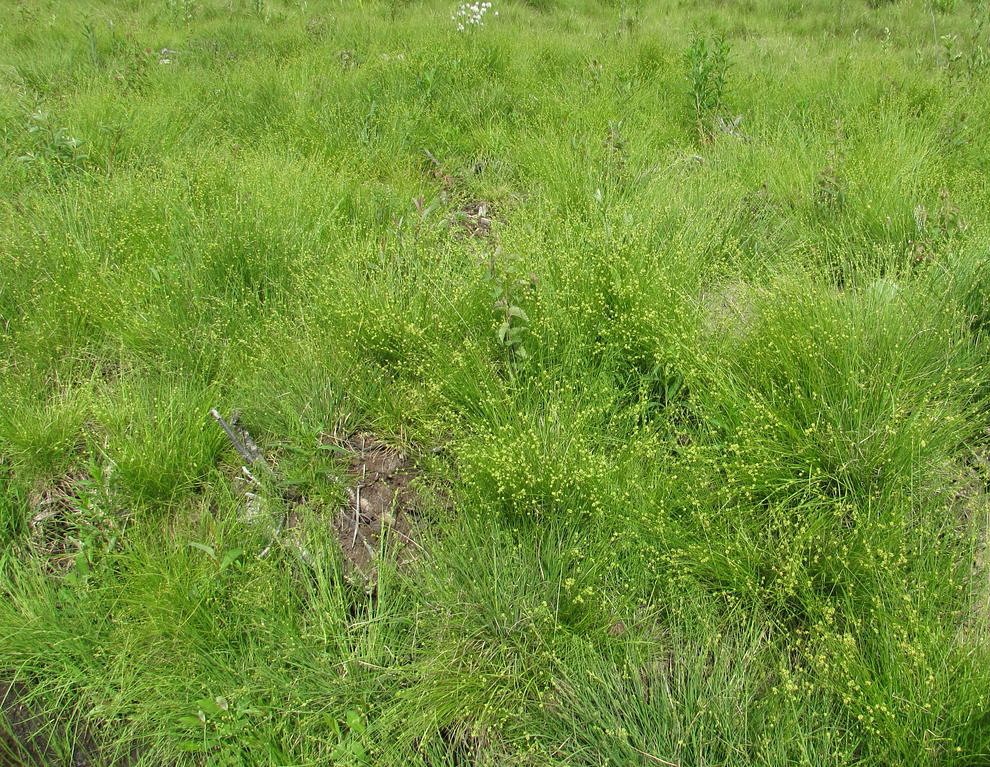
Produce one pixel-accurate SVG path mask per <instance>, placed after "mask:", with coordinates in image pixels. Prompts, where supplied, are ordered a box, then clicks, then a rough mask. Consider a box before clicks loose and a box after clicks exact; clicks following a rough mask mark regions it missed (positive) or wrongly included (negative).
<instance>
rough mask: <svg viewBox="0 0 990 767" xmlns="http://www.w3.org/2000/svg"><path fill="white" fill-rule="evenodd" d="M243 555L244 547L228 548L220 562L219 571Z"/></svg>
mask: <svg viewBox="0 0 990 767" xmlns="http://www.w3.org/2000/svg"><path fill="white" fill-rule="evenodd" d="M243 556H244V549H228V550H227V551H226V552H225V553H224V555H223V559H222V560H221V562H220V572H223V571H224V570H226V569H227V568H228V567H230V566H231V565H232V564H234V563H235V562H236V561H237V560H239V559H240V558H241V557H243Z"/></svg>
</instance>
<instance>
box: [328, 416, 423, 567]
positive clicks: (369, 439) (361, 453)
mask: <svg viewBox="0 0 990 767" xmlns="http://www.w3.org/2000/svg"><path fill="white" fill-rule="evenodd" d="M343 447H344V448H345V449H346V450H347V451H348V453H349V454H350V458H349V460H348V466H347V476H348V478H349V479H350V486H349V487H348V488H347V498H348V503H347V504H346V505H345V507H344V508H342V509H341V510H340V511H339V512H338V514H337V516H336V518H335V519H334V522H333V529H334V531H335V533H336V534H337V539H338V540H339V541H340V549H341V552H342V553H343V555H344V564H345V572H346V573H347V574H348V575H351V576H354V575H356V576H358V577H360V578H362V579H365V580H367V581H369V582H374V581H375V579H376V578H377V560H378V557H379V555H380V553H381V551H382V546H383V544H384V545H385V546H387V548H388V549H389V551H390V552H391V555H392V557H393V558H394V559H395V561H396V562H397V563H398V564H399V565H403V564H407V563H408V562H410V561H411V560H412V559H413V558H414V557H415V554H416V552H417V550H418V549H419V544H418V543H417V542H416V540H415V536H416V519H415V515H416V510H417V507H418V498H417V494H416V490H415V488H414V487H413V480H415V479H416V477H417V476H419V471H418V470H417V469H416V468H415V466H414V465H413V463H412V461H411V460H410V459H409V458H408V457H407V456H406V455H405V454H404V453H403V452H401V451H400V450H398V449H397V448H395V447H393V446H391V445H388V444H386V443H385V442H383V441H382V440H381V439H379V438H378V437H376V436H375V435H373V434H370V433H368V432H359V433H357V434H354V435H353V436H351V437H350V438H348V439H347V440H346V441H345V442H344V444H343Z"/></svg>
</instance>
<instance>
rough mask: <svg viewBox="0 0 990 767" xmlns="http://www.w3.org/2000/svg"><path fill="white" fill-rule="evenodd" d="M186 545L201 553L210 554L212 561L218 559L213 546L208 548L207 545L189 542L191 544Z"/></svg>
mask: <svg viewBox="0 0 990 767" xmlns="http://www.w3.org/2000/svg"><path fill="white" fill-rule="evenodd" d="M186 545H187V546H191V547H192V548H194V549H197V550H199V551H202V552H203V553H204V554H208V555H209V556H210V558H211V559H216V558H217V552H216V551H214V550H213V547H212V546H207V545H206V544H205V543H196V541H189V543H187V544H186Z"/></svg>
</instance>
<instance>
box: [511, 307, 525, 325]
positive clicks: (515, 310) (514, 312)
mask: <svg viewBox="0 0 990 767" xmlns="http://www.w3.org/2000/svg"><path fill="white" fill-rule="evenodd" d="M509 316H510V317H518V318H519V319H521V320H522V321H523V322H529V315H528V314H526V312H525V311H523V309H522V308H521V307H519V306H510V307H509Z"/></svg>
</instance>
